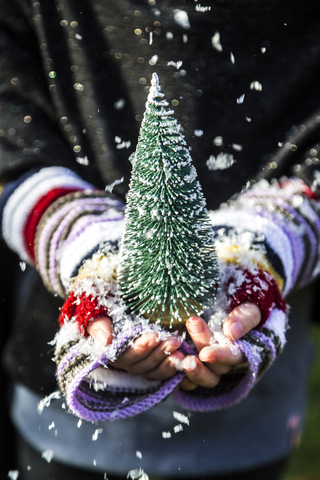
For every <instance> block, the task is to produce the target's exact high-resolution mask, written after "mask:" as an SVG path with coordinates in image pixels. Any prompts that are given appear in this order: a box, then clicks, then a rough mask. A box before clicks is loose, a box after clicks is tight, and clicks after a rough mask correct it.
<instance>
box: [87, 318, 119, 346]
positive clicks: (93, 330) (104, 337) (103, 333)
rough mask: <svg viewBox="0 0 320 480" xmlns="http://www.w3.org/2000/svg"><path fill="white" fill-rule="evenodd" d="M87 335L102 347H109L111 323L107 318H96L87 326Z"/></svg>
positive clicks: (111, 336) (111, 335)
mask: <svg viewBox="0 0 320 480" xmlns="http://www.w3.org/2000/svg"><path fill="white" fill-rule="evenodd" d="M87 333H88V334H89V335H91V337H93V338H94V339H95V340H97V342H99V343H100V344H101V345H102V346H104V347H105V346H106V345H109V344H110V343H111V342H112V338H113V334H112V322H111V319H110V318H109V317H98V318H95V319H94V320H91V322H89V323H88V325H87Z"/></svg>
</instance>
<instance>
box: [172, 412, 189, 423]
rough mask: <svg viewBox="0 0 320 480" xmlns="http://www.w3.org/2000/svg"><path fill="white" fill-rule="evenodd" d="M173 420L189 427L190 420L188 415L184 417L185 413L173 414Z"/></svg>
mask: <svg viewBox="0 0 320 480" xmlns="http://www.w3.org/2000/svg"><path fill="white" fill-rule="evenodd" d="M173 418H175V419H176V420H178V422H180V423H185V424H186V425H189V418H188V417H187V416H186V415H183V413H180V412H173Z"/></svg>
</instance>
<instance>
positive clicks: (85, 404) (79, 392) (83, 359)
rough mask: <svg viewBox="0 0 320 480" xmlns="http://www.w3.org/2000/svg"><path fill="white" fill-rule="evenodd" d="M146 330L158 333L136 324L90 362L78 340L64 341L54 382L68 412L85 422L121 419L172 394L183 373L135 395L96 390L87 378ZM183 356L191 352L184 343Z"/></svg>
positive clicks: (57, 355)
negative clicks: (62, 396)
mask: <svg viewBox="0 0 320 480" xmlns="http://www.w3.org/2000/svg"><path fill="white" fill-rule="evenodd" d="M147 331H158V329H156V328H155V327H154V326H153V325H147V326H142V325H136V326H134V327H132V328H131V329H128V330H126V331H124V332H122V333H121V334H119V335H118V336H117V337H116V338H115V339H114V340H113V342H112V343H111V345H109V346H108V347H106V348H104V349H101V350H100V353H99V354H98V355H97V356H96V357H95V358H94V359H92V358H91V356H90V355H88V354H84V353H83V349H81V346H80V344H81V341H84V340H80V341H79V340H77V341H73V342H67V343H66V344H64V345H62V347H60V348H59V349H58V351H57V352H56V363H57V366H58V368H57V380H58V383H59V386H60V388H61V390H62V393H63V394H64V396H65V399H66V402H67V405H68V407H69V409H70V411H71V412H72V413H73V414H74V415H76V416H78V417H80V418H82V419H84V420H88V421H93V422H97V421H105V420H120V419H123V418H127V417H132V416H134V415H138V414H139V413H141V412H143V411H145V410H148V409H149V408H151V407H153V406H154V405H156V404H158V403H159V402H161V401H162V400H163V399H165V398H166V397H167V396H168V395H170V394H171V393H172V391H173V390H174V388H175V387H176V386H177V385H178V384H179V383H180V382H181V380H182V379H183V378H184V376H185V374H184V373H183V372H177V373H176V374H175V375H174V376H173V377H172V378H170V379H169V380H167V381H164V382H160V385H159V386H158V387H157V388H156V389H155V390H153V391H152V390H151V391H146V392H136V391H134V390H132V389H131V391H130V389H126V390H124V391H121V390H117V391H111V390H108V389H107V388H104V389H101V390H97V391H96V390H95V389H94V388H93V387H92V385H90V383H89V382H88V380H87V378H88V375H90V373H91V372H93V371H94V370H95V369H97V368H98V367H101V366H104V367H107V365H108V363H109V361H110V359H112V360H114V358H115V357H118V356H119V355H120V354H121V353H122V352H123V351H124V350H125V349H126V348H127V347H128V345H129V343H130V342H131V341H132V340H134V339H135V338H137V337H139V336H140V335H142V334H143V333H146V332H147ZM180 350H181V351H182V352H183V353H184V354H185V355H188V354H193V353H194V351H193V350H192V349H191V347H189V346H188V345H187V343H186V342H184V343H183V345H182V346H181V347H180Z"/></svg>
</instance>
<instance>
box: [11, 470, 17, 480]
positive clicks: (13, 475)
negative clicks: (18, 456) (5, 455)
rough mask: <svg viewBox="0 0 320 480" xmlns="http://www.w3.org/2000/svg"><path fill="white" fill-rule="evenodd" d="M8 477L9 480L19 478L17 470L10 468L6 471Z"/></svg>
mask: <svg viewBox="0 0 320 480" xmlns="http://www.w3.org/2000/svg"><path fill="white" fill-rule="evenodd" d="M8 478H10V479H11V480H17V478H19V470H10V471H9V472H8Z"/></svg>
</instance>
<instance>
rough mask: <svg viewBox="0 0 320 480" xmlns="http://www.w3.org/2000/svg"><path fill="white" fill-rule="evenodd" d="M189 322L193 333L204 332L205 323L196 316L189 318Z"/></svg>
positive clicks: (189, 328) (189, 327)
mask: <svg viewBox="0 0 320 480" xmlns="http://www.w3.org/2000/svg"><path fill="white" fill-rule="evenodd" d="M187 324H188V330H189V331H190V332H191V333H195V334H197V333H202V332H203V325H202V322H201V321H199V320H197V319H196V318H189V320H188V321H187Z"/></svg>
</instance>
